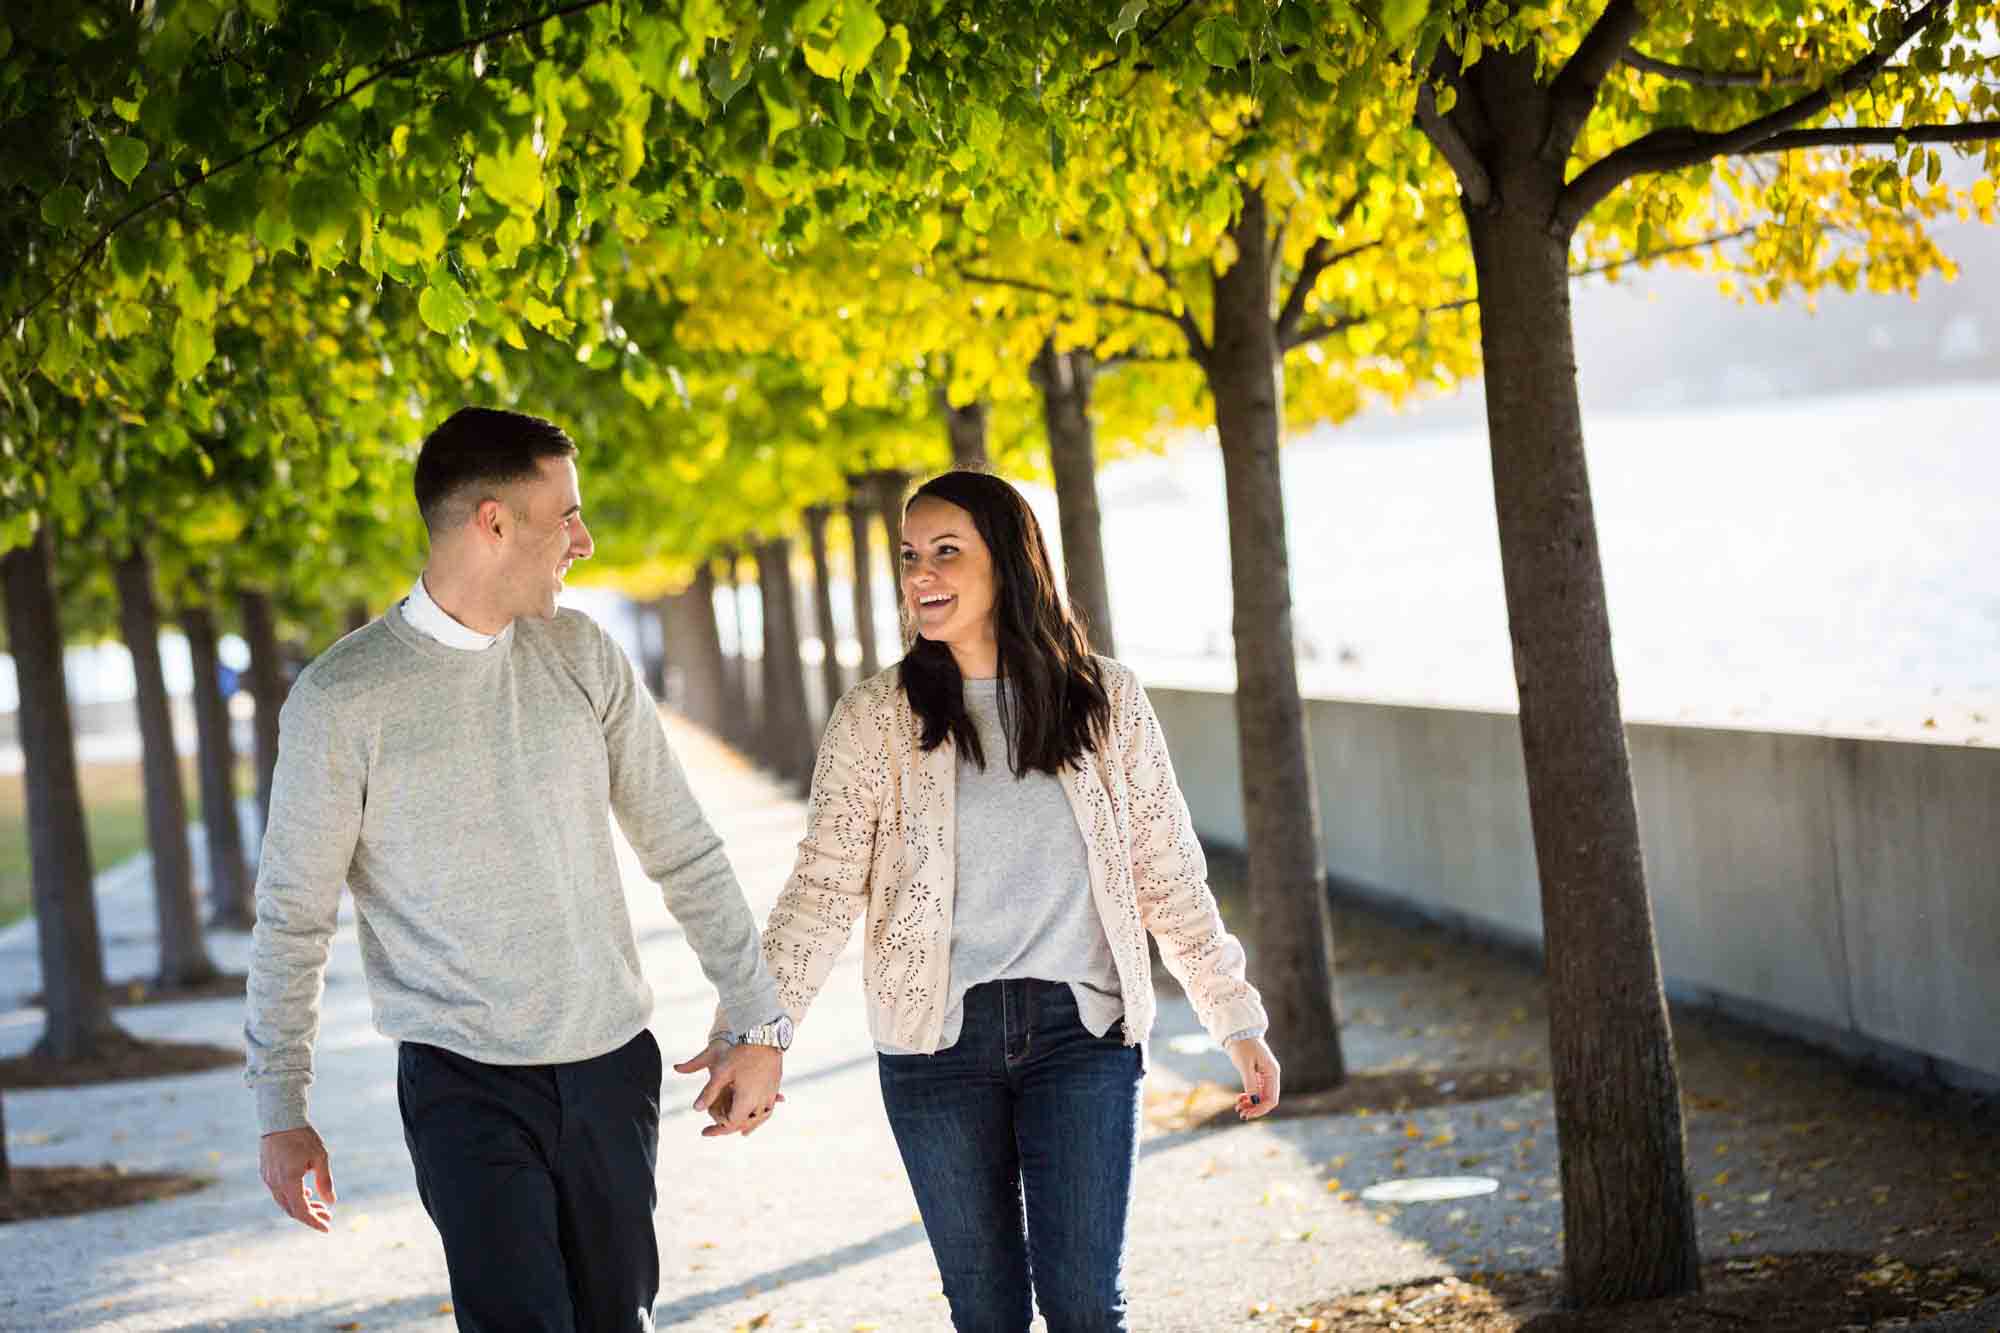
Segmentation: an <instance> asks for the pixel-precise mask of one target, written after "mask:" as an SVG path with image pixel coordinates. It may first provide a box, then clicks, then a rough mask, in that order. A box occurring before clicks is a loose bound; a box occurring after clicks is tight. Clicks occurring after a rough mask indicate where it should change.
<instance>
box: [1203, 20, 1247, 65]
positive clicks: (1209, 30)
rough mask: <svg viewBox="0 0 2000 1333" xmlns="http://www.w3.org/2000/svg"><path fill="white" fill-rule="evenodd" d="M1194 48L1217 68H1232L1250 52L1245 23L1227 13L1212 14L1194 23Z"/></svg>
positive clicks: (1241, 61)
mask: <svg viewBox="0 0 2000 1333" xmlns="http://www.w3.org/2000/svg"><path fill="white" fill-rule="evenodd" d="M1194 49H1195V50H1197V51H1199V52H1201V58H1202V59H1203V60H1206V61H1207V62H1208V63H1209V64H1211V65H1213V66H1215V67H1216V68H1217V69H1232V68H1234V67H1235V66H1237V65H1240V64H1242V63H1243V59H1244V57H1245V56H1247V55H1249V54H1250V39H1249V38H1248V37H1246V36H1244V34H1243V25H1242V24H1240V23H1238V22H1237V21H1236V20H1235V19H1233V18H1231V17H1229V16H1228V15H1227V14H1211V15H1210V16H1209V17H1207V18H1205V19H1203V20H1202V21H1201V22H1199V23H1197V24H1195V25H1194Z"/></svg>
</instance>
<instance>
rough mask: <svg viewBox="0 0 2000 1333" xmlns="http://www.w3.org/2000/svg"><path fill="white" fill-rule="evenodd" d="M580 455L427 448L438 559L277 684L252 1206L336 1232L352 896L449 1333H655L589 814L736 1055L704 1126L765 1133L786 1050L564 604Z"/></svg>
mask: <svg viewBox="0 0 2000 1333" xmlns="http://www.w3.org/2000/svg"><path fill="white" fill-rule="evenodd" d="M575 456H576V446H575V445H574V444H573V443H572V442H571V441H570V439H569V437H568V436H567V435H565V434H564V433H563V432H562V431H561V430H560V429H558V428H557V427H555V426H553V425H551V424H550V423H549V422H546V421H543V420H540V419H539V418H536V417H531V416H524V415H521V414H519V413H514V412H500V411H493V410H489V409H484V408H464V409H462V410H460V411H458V412H456V413H454V414H452V416H451V418H450V419H449V420H447V421H446V422H445V423H444V424H443V425H441V426H439V427H438V428H437V429H436V430H435V431H433V432H432V433H431V435H430V437H429V438H428V439H426V440H425V441H424V446H423V450H422V452H421V453H420V454H419V456H418V459H417V468H416V498H417V507H418V509H419V510H420V511H421V512H422V514H423V519H424V524H425V526H426V527H427V528H428V530H429V533H430V542H431V550H430V558H429V560H428V561H427V562H426V564H425V566H424V570H423V573H422V574H421V575H420V576H419V577H418V579H417V581H416V583H415V585H414V586H413V587H412V588H411V589H410V595H409V596H408V597H407V598H406V599H404V600H403V601H402V602H401V603H400V604H399V605H397V606H396V607H394V608H392V609H391V610H390V611H389V613H388V614H387V615H385V616H383V617H382V618H381V619H379V620H377V621H375V622H374V623H372V624H370V625H368V626H367V627H366V628H364V629H361V630H358V631H356V632H355V633H353V634H350V635H348V636H347V637H346V638H344V639H342V640H341V641H340V642H339V643H337V644H335V645H334V646H333V647H332V648H330V649H329V650H327V652H326V653H324V654H323V655H321V657H320V658H319V659H318V660H317V661H315V662H314V663H313V664H312V665H311V666H309V667H307V668H306V670H305V671H304V672H303V673H301V674H300V676H299V679H298V682H297V683H296V684H295V685H294V686H293V687H292V692H291V696H290V698H289V699H288V700H287V701H286V703H285V708H284V712H283V714H282V720H281V737H280V745H279V753H278V770H277V776H276V779H275V782H274V785H273V789H272V797H271V823H270V828H269V830H268V831H267V832H266V834H265V837H264V846H263V853H262V857H261V860H260V863H259V866H258V874H257V926H256V933H255V937H254V946H253V952H252V955H251V964H250V981H249V1016H248V1021H247V1023H246V1026H245V1036H246V1040H247V1043H248V1047H249V1072H248V1075H247V1080H248V1082H249V1084H250V1085H251V1087H252V1088H253V1089H254V1090H255V1092H256V1096H257V1116H258V1120H259V1126H260V1128H261V1130H262V1132H263V1142H262V1145H261V1152H260V1159H261V1167H262V1172H263V1176H264V1182H265V1184H266V1186H268V1187H269V1189H270V1191H271V1194H272V1197H273V1198H275V1199H276V1200H277V1202H278V1205H279V1207H280V1208H282V1209H283V1210H284V1211H285V1212H286V1213H287V1214H288V1215H289V1216H291V1217H293V1218H295V1219H297V1220H298V1221H300V1222H302V1223H304V1224H305V1225H307V1226H309V1227H312V1228H313V1229H314V1230H317V1231H326V1230H328V1224H329V1221H330V1217H331V1213H330V1207H331V1205H332V1203H333V1201H334V1189H333V1179H332V1173H331V1169H330V1167H329V1164H328V1157H327V1149H326V1145H325V1144H324V1143H323V1142H322V1141H321V1139H320V1136H319V1135H318V1133H316V1132H315V1131H314V1129H313V1128H312V1125H311V1122H310V1119H309V1116H308V1106H307V1092H308V1089H309V1087H310V1085H311V1083H312V1081H313V1071H312V1047H313V1039H314V1036H315V1034H316V1032H317V1029H318V1021H319V996H320V990H321V984H322V979H323V974H324V971H325V966H326V958H327V951H328V948H329V946H330V944H331V941H332V937H333V932H334V923H335V917H336V912H337V910H338V908H339V904H340V893H341V887H342V885H346V886H348V888H349V889H350V890H351V891H352V893H353V895H354V908H355V917H356V920H357V924H358V927H359V934H360V937H361V953H362V962H363V964H364V966H365V969H366V972H367V976H368V988H369V993H370V998H371V999H372V1001H373V1005H374V1015H375V1024H376V1026H377V1027H378V1028H379V1029H380V1030H381V1031H382V1032H383V1033H384V1034H385V1035H387V1036H389V1037H392V1038H395V1039H396V1041H397V1042H398V1048H397V1082H396V1092H397V1099H398V1104H399V1105H400V1107H401V1110H402V1117H403V1132H404V1139H405V1141H406V1142H407V1143H408V1145H409V1149H410V1157H411V1160H412V1162H413V1163H414V1165H415V1167H416V1179H417V1190H418V1194H419V1195H420V1197H421V1198H422V1199H423V1203H424V1207H425V1208H426V1209H427V1210H428V1211H429V1213H430V1215H431V1219H432V1220H433V1221H434V1222H435V1223H436V1225H437V1228H438V1232H439V1234H440V1235H441V1236H442V1237H443V1240H444V1251H445V1260H446V1264H447V1266H448V1267H449V1269H450V1272H451V1287H452V1302H453V1306H454V1309H455V1311H456V1314H457V1317H458V1323H459V1327H460V1328H462V1329H496V1328H508V1329H577V1330H610V1329H639V1328H650V1327H651V1310H652V1305H653V1301H654V1298H655V1296H656V1294H657V1292H658V1287H659V1251H658V1245H657V1243H656V1241H655V1237H654V1232H653V1207H654V1203H655V1189H654V1168H655V1162H656V1157H657V1152H658V1145H659V1121H660V1102H659V1098H660V1079H661V1073H662V1070H661V1062H660V1050H659V1046H658V1044H657V1043H656V1042H655V1041H654V1039H653V1036H652V1034H651V1033H650V1032H649V1031H648V1030H647V1028H646V1023H647V1020H648V1018H649V1017H650V1016H651V1013H652V1006H653V995H652V990H651V988H650V987H649V986H648V985H647V983H646V980H645V977H644V975H643V973H642V970H641V964H640V959H639V953H638V946H637V942H636V941H635V939H634V938H633V932H632V923H631V920H630V918H629V916H628V915H627V912H626V909H625V893H624V889H623V887H622V885H621V883H620V879H619V874H618V867H617V863H616V857H615V854H614V851H613V847H612V839H611V829H610V821H609V820H608V819H607V818H606V810H607V808H608V809H609V811H610V813H611V814H613V815H615V816H616V817H617V820H618V823H619V826H620V828H622V829H623V830H624V832H625V835H626V837H627V838H628V839H629V840H630V841H631V843H632V846H633V848H634V850H636V851H637V852H638V855H639V861H640V864H641V865H642V866H643V867H644V869H645V872H646V874H647V875H648V876H649V877H651V878H652V879H654V880H655V881H657V882H658V883H659V885H660V887H661V889H662V890H663V891H664V893H665V895H666V902H667V906H668V908H669V909H670V910H671V911H672V912H673V914H674V916H675V917H676V918H677V919H678V920H679V922H680V924H681V926H682V928H683V930H684V931H685V933H686V936H687V940H688V943H689V944H690V945H691V946H692V947H693V949H694V952H695V955H696V957H697V958H698V959H699V960H700V963H701V967H702V970H703V972H705V973H706V974H707V976H708V978H709V980H710V981H711V982H712V983H713V984H714V985H715V986H716V988H717V990H718V991H719V992H720V998H721V1004H722V1009H723V1012H724V1013H725V1014H726V1015H727V1016H728V1018H729V1020H730V1021H731V1022H732V1023H733V1024H734V1025H735V1026H736V1028H737V1029H738V1032H739V1037H738V1041H737V1044H736V1045H734V1046H733V1047H731V1048H730V1049H729V1051H728V1053H727V1054H726V1055H724V1056H723V1057H722V1058H721V1059H720V1060H719V1062H718V1064H717V1066H716V1068H715V1070H714V1072H713V1073H712V1074H711V1077H710V1081H709V1083H708V1086H707V1087H705V1088H704V1089H703V1091H702V1094H701V1097H700V1098H699V1099H698V1101H697V1103H696V1105H697V1106H699V1107H701V1108H703V1109H706V1108H707V1107H709V1106H710V1105H711V1104H713V1105H715V1106H716V1108H717V1109H716V1112H715V1114H716V1115H717V1117H719V1118H720V1119H721V1120H722V1122H723V1126H724V1127H726V1128H729V1129H734V1130H739V1131H740V1130H743V1129H746V1128H749V1127H751V1126H753V1125H756V1124H761V1123H762V1121H763V1119H764V1118H766V1117H768V1116H769V1115H770V1111H771V1107H772V1106H773V1104H774V1103H775V1102H776V1100H777V1096H778V1083H779V1079H780V1077H781V1073H782V1063H783V1057H782V1055H781V1050H782V1046H783V1041H784V1038H785V1036H786V1035H787V1033H788V1025H787V1024H784V1023H781V1022H778V1021H777V1020H776V1019H774V1017H773V1016H774V1015H779V1014H781V1013H782V1009H781V1006H780V1004H779V1001H778V993H777V989H776V987H775V986H774V985H773V983H772V980H771V977H770V975H769V974H768V972H767V971H766V970H765V966H764V962H763V958H762V954H761V953H760V951H759V948H758V940H757V930H756V926H755V923H754V921H753V920H752V918H751V915H750V911H749V908H748V906H747V905H746V904H745V902H744V900H743V894H742V890H741V889H740V887H739V886H738V884H737V882H736V879H735V875H734V873H733V872H732V871H731V870H730V867H729V862H728V861H727V859H725V857H724V855H723V850H722V842H721V839H720V838H718V837H717V836H716V834H715V833H714V831H713V830H712V829H711V828H710V827H709V825H708V822H707V820H706V819H705V818H704V817H703V816H702V813H701V810H700V808H699V807H698V805H697V804H696V802H695V799H694V797H693V795H692V794H691V793H690V792H689V790H688V785H687V779H686V777H685V776H684V775H683V773H682V771H681V768H680V765H679V763H678V762H677V761H676V760H675V758H674V756H673V754H672V752H671V751H670V750H669V748H668V745H667V738H666V734H665V732H664V730H663V729H662V728H661V725H660V719H659V716H658V714H657V713H656V712H655V710H654V705H653V701H652V699H651V698H650V697H649V696H648V695H647V693H646V689H645V687H644V685H643V684H641V683H640V681H639V678H638V675H637V673H636V672H635V671H634V670H633V668H632V664H631V662H630V660H629V659H628V658H627V657H626V656H625V654H624V652H623V651H622V650H621V649H620V648H619V647H618V646H617V644H616V643H614V642H613V641H612V640H611V639H610V638H609V636H607V635H606V634H605V633H604V631H603V630H602V629H601V628H599V627H598V625H597V624H596V623H595V622H594V621H592V620H591V619H590V618H589V617H588V616H585V615H582V614H580V613H578V612H575V611H565V610H561V609H559V608H558V606H557V604H556V603H557V598H558V596H559V594H560V593H561V591H562V586H563V578H564V576H565V575H566V574H567V573H568V572H569V569H570V566H571V565H572V564H574V563H575V562H576V561H578V560H583V559H587V558H588V557H589V556H590V554H591V551H592V549H593V544H592V542H591V538H590V532H589V529H588V528H587V527H586V526H585V524H584V519H583V505H582V498H581V495H580V494H579V491H578V487H577V472H576V462H575ZM725 1093H726V1094H727V1100H726V1101H723V1100H720V1099H722V1098H723V1097H724V1095H725ZM725 1107H727V1108H728V1110H727V1112H726V1113H725V1111H724V1108H725ZM307 1176H311V1177H312V1178H313V1180H314V1185H315V1189H314V1193H312V1194H308V1193H307V1191H306V1190H305V1188H304V1180H305V1178H306V1177H307ZM315 1196H316V1197H315Z"/></svg>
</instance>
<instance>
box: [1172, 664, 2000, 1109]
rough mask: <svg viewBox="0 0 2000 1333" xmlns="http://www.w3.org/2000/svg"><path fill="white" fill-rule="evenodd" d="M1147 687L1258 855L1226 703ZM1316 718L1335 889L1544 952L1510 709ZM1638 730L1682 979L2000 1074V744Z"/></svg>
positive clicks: (1825, 1035)
mask: <svg viewBox="0 0 2000 1333" xmlns="http://www.w3.org/2000/svg"><path fill="white" fill-rule="evenodd" d="M1148 693H1149V694H1150V695H1151V697H1152V700H1153V704H1154V707H1155V709H1156V710H1157V711H1158V712H1159V714H1160V720H1161V723H1162V725H1163V726H1164V727H1165V729H1166V733H1167V740H1168V743H1169V745H1170V746H1171V747H1172V749H1173V753H1174V766H1175V768H1176V770H1177V772H1178V773H1179V775H1180V779H1181V785H1182V789H1183V791H1184V792H1185V793H1186V795H1187V799H1188V805H1189V807H1190V808H1191V809H1192V810H1193V812H1194V817H1195V823H1196V824H1197V826H1198V827H1199V828H1200V829H1201V832H1202V834H1203V836H1204V837H1207V838H1211V839H1214V840H1215V841H1217V842H1219V843H1222V844H1226V845H1232V846H1241V845H1242V842H1243V811H1242V801H1241V796H1240V787H1239V783H1238V774H1239V769H1238V758H1237V751H1236V723H1235V710H1234V704H1233V701H1232V700H1231V698H1230V696H1228V695H1226V694H1222V693H1218V692H1214V691H1206V690H1188V689H1173V688H1155V689H1150V690H1149V691H1148ZM1306 716H1307V725H1308V728H1309V729H1310V733H1311V735H1310V739H1311V745H1312V757H1313V766H1314V773H1315V777H1316V781H1317V784H1318V789H1319V805H1320V818H1321V822H1322V823H1321V826H1322V828H1323V829H1324V831H1325V838H1326V858H1327V868H1328V871H1329V872H1330V873H1331V874H1332V875H1333V876H1334V877H1335V878H1336V879H1337V880H1339V881H1342V882H1345V883H1348V884H1352V885H1354V886H1357V887H1359V888H1361V889H1363V890H1365V891H1368V892H1370V893H1372V894H1374V895H1377V896H1382V897H1386V898H1389V899H1392V900H1394V901H1395V902H1397V903H1399V904H1402V905H1406V906H1408V907H1411V908H1414V909H1416V910H1418V911H1420V912H1423V913H1425V914H1427V915H1430V916H1434V917H1440V918H1445V919H1450V920H1453V921H1457V922H1460V923H1463V924H1467V925H1470V926H1472V927H1474V928H1476V929H1478V930H1481V931H1484V932H1486V933H1490V934H1493V935H1496V936H1500V937H1503V938H1506V939H1509V940H1512V941H1516V942H1526V943H1530V944H1538V943H1539V941H1540V938H1541V902H1540V890H1539V887H1538V881H1537V877H1536V873H1535V851H1534V839H1533V836H1532V833H1531V830H1530V827H1529V822H1528V800H1527V790H1526V784H1525V779H1524V776H1523V772H1522V764H1521V745H1520V733H1519V729H1518V725H1517V723H1516V720H1515V718H1514V716H1513V715H1512V714H1504V713H1489V712H1477V711H1471V710H1460V709H1447V708H1430V707H1402V706H1395V705H1388V704H1377V703H1357V702H1350V701H1343V700H1330V699H1315V700H1309V701H1308V703H1307V710H1306ZM1627 730H1628V735H1629V737H1630V744H1631V748H1632V768H1633V780H1634V785H1635V788H1636V790H1637V793H1638V801H1639V819H1640V827H1641V836H1642V837H1643V839H1644V843H1645V853H1646V869H1647V877H1648V883H1649V885H1650V888H1651V891H1652V897H1653V911H1654V920H1655V922H1656V925H1657V928H1658V937H1659V944H1660V956H1661V962H1662V965H1663V967H1664V970H1665V972H1666V974H1667V977H1668V985H1669V988H1670V990H1671V991H1673V992H1674V993H1675V994H1676V995H1677V996H1684V997H1692V998H1696V999H1699V1000H1703V1001H1707V1002H1710V1003H1714V1004H1717V1005H1719V1006H1720V1007H1723V1008H1725V1009H1732V1010H1734V1011H1736V1012H1738V1013H1741V1014H1744V1015H1747V1016H1752V1017H1755V1018H1758V1019H1761V1020H1763V1021H1765V1022H1767V1023H1771V1024H1773V1025H1775V1026H1778V1027H1781V1028H1785V1029H1788V1030H1791V1031H1794V1032H1796V1033H1798V1034H1800V1035H1803V1036H1806V1037H1809V1038H1811V1039H1814V1040H1818V1041H1821V1042H1824V1043H1827V1044H1831V1045H1834V1046H1837V1047H1843V1048H1847V1049H1850V1050H1853V1051H1857V1052H1866V1053H1871V1054H1877V1055H1886V1056H1888V1057H1890V1058H1892V1059H1900V1060H1903V1061H1906V1062H1907V1061H1914V1062H1915V1063H1917V1064H1919V1065H1920V1066H1921V1065H1923V1064H1925V1063H1929V1064H1930V1065H1931V1066H1932V1067H1933V1068H1934V1069H1935V1071H1936V1072H1938V1073H1940V1074H1941V1075H1943V1076H1944V1077H1946V1078H1949V1079H1952V1080H1953V1081H1961V1082H1967V1081H1969V1082H1972V1083H1975V1084H1980V1085H1987V1084H1990V1083H2000V750H1990V749H1983V748H1978V747H1970V746H1953V745H1927V744H1919V743H1912V742H1907V741H1874V740H1855V739H1848V738H1843V737H1832V736H1808V735H1786V734H1774V733H1766V732H1755V731H1731V730H1723V729H1719V728H1702V727H1684V726H1656V725H1642V724H1635V725H1632V726H1631V727H1629V728H1628V729H1627Z"/></svg>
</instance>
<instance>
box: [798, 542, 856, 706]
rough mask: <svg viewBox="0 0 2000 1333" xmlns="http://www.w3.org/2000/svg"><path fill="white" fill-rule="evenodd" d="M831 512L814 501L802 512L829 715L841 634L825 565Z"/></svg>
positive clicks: (837, 681)
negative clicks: (810, 550) (809, 555)
mask: <svg viewBox="0 0 2000 1333" xmlns="http://www.w3.org/2000/svg"><path fill="white" fill-rule="evenodd" d="M832 512H833V511H832V509H831V508H830V507H829V506H827V505H813V506H811V507H809V508H808V509H807V510H806V513H805V519H806V536H807V540H808V542H809V544H810V546H811V548H812V568H813V619H814V622H815V625H816V627H817V629H818V631H819V641H820V646H821V649H822V651H821V654H820V679H821V683H822V689H823V693H824V697H825V699H826V716H828V717H831V716H832V715H833V706H834V704H835V703H836V702H838V700H839V699H840V695H841V691H842V681H841V674H840V655H839V654H838V653H837V652H836V651H835V648H836V646H837V644H838V643H839V639H840V635H839V632H838V631H837V630H836V629H835V628H834V623H833V575H832V571H831V570H829V569H828V568H827V549H826V523H827V519H829V518H830V517H832ZM857 577H858V575H857Z"/></svg>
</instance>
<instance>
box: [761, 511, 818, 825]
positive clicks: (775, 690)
mask: <svg viewBox="0 0 2000 1333" xmlns="http://www.w3.org/2000/svg"><path fill="white" fill-rule="evenodd" d="M757 576H758V586H759V588H760V589H761V590H762V593H763V602H764V691H765V695H764V697H765V709H764V747H763V749H764V755H765V758H766V761H767V762H768V763H769V764H770V766H771V767H772V769H773V770H775V771H776V772H777V774H778V775H779V776H780V777H782V778H783V779H784V780H785V781H787V782H789V783H791V784H793V785H794V786H797V787H799V788H801V789H803V788H804V786H805V784H806V783H807V782H809V781H810V780H811V778H812V767H813V759H814V753H815V749H816V747H815V746H814V744H813V736H812V730H811V724H810V723H809V722H808V720H807V715H806V677H805V662H804V660H803V659H802V658H801V657H800V656H799V621H798V614H797V606H798V595H797V592H796V590H795V588H794V586H793V583H792V543H791V540H790V539H789V538H786V537H780V538H777V539H776V540H773V541H768V542H765V543H763V544H762V545H760V546H759V547H758V548H757Z"/></svg>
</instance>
